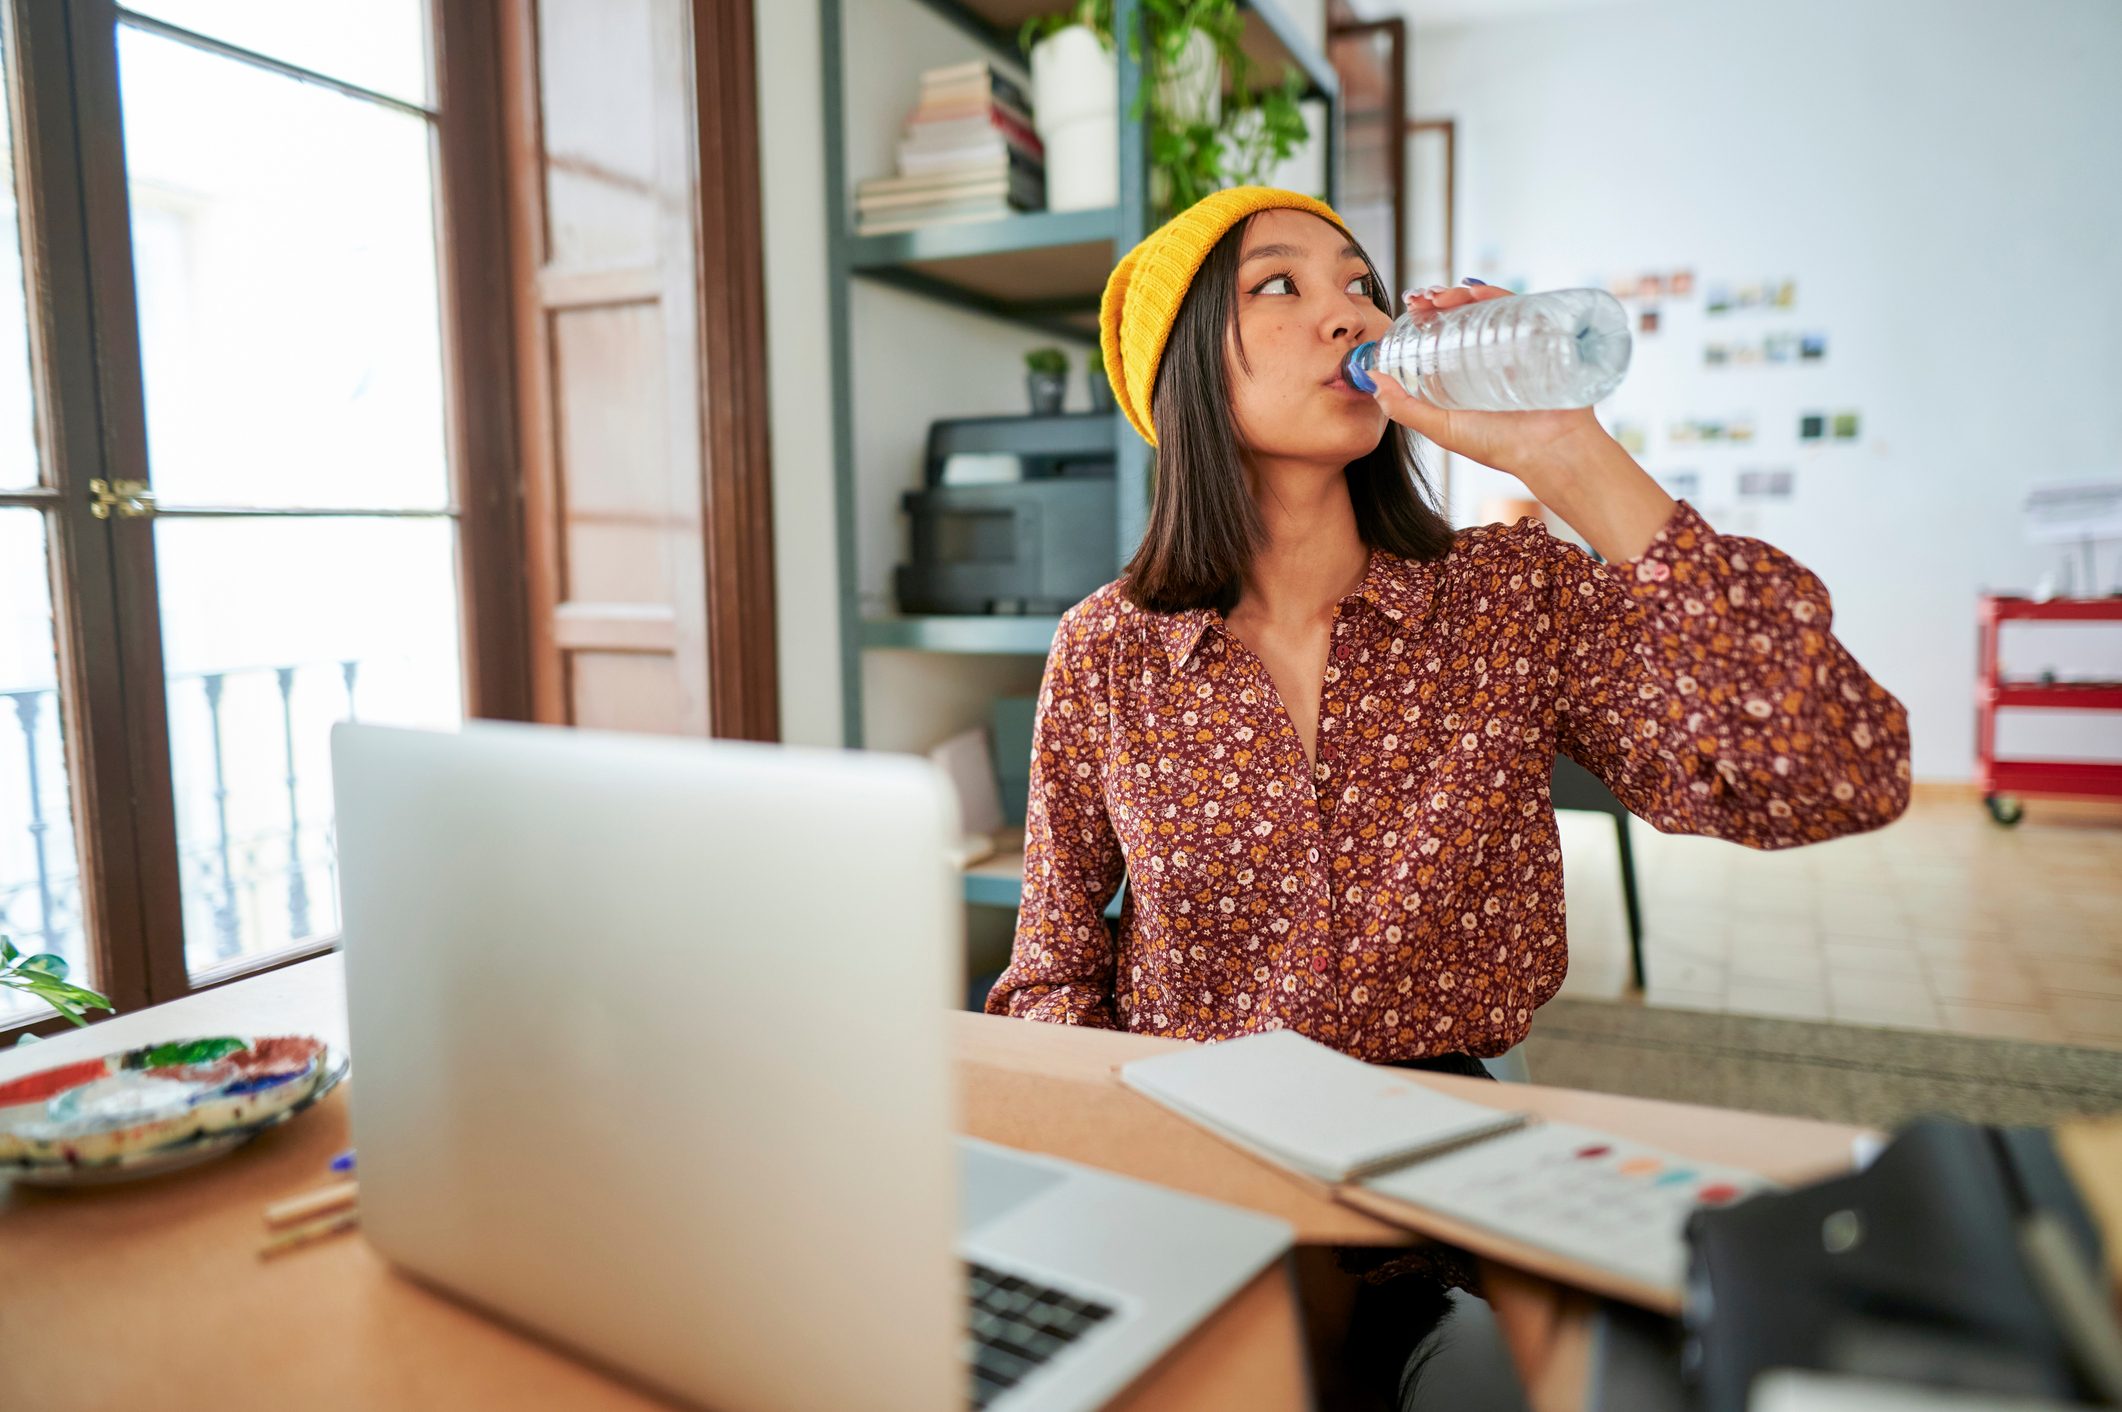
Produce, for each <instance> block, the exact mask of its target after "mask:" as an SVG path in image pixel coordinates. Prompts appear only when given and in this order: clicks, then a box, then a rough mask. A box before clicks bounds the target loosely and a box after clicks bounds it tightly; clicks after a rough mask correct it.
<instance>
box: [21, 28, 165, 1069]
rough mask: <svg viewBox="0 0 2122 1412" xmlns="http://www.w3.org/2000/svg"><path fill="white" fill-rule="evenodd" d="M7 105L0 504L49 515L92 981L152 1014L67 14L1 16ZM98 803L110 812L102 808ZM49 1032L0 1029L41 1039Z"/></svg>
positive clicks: (123, 1003)
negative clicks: (19, 442) (23, 361)
mask: <svg viewBox="0 0 2122 1412" xmlns="http://www.w3.org/2000/svg"><path fill="white" fill-rule="evenodd" d="M7 3H8V10H9V15H8V19H9V33H10V37H11V38H12V40H13V43H12V44H11V45H10V46H9V54H8V56H7V57H8V64H9V74H8V89H9V94H10V97H11V99H12V108H13V112H12V114H11V116H12V118H13V122H14V127H15V133H16V143H15V145H16V150H17V152H18V153H19V154H20V158H21V162H20V167H19V169H18V171H17V175H16V194H17V201H18V209H19V210H20V212H21V238H22V254H23V274H24V279H25V284H26V289H25V293H26V295H27V307H28V316H29V332H30V377H31V379H32V382H33V385H34V387H35V393H34V397H35V403H36V415H37V423H38V432H39V436H38V442H39V446H40V448H41V450H42V452H43V454H44V457H45V466H44V472H45V475H44V481H45V486H46V489H45V490H44V491H42V492H40V493H38V494H35V495H24V496H12V495H11V496H7V497H4V498H0V503H6V504H9V505H29V506H33V507H35V508H37V509H40V510H42V511H44V512H46V517H45V528H46V530H47V534H48V538H47V544H48V552H49V554H50V560H51V573H50V575H49V582H50V584H51V592H52V609H53V628H54V635H55V637H56V639H57V640H56V642H55V644H54V646H55V650H56V652H57V657H58V676H57V683H58V688H59V698H58V699H59V700H60V701H61V702H62V709H61V712H60V719H61V737H62V740H63V742H64V748H65V751H66V759H67V764H68V771H67V779H68V790H67V794H68V801H69V804H70V807H71V811H72V818H73V825H74V842H75V846H76V849H77V851H78V858H79V865H80V866H79V874H80V891H81V920H82V930H83V935H84V937H85V940H86V945H87V950H88V954H89V957H90V959H91V965H90V968H89V970H90V980H91V982H92V984H93V986H94V988H95V989H97V990H99V991H101V992H103V993H104V994H105V995H107V996H109V997H110V999H111V1002H112V1003H113V1004H114V1005H116V1006H118V1007H119V1008H120V1009H134V1008H137V1007H139V1006H142V1005H145V1004H147V1003H148V1002H149V998H150V995H151V985H150V981H149V976H148V970H147V946H146V940H145V938H146V933H147V907H146V903H145V897H144V889H143V887H142V886H141V881H140V876H139V847H138V838H137V834H136V831H135V815H134V813H133V810H132V809H131V808H130V807H129V806H128V805H127V804H126V802H125V801H128V800H130V799H131V798H132V797H133V796H134V793H135V779H136V776H135V773H134V771H135V769H136V765H137V761H136V757H135V754H134V750H133V743H132V740H131V734H132V732H131V730H130V727H129V714H128V712H127V710H126V704H125V701H126V698H125V683H124V675H123V671H122V670H121V665H120V662H119V659H118V655H117V653H116V652H115V650H114V649H113V644H115V643H116V642H117V640H118V628H117V602H116V595H115V590H114V585H115V574H116V572H117V566H116V565H115V564H114V563H113V558H112V541H111V536H110V535H109V534H108V533H107V532H106V530H105V527H104V526H103V525H102V524H100V523H98V522H96V521H95V520H93V519H92V518H91V517H90V515H89V513H88V494H89V492H88V483H89V481H90V480H92V479H95V478H97V477H99V476H103V475H105V474H106V471H105V467H106V465H107V464H109V459H110V458H109V456H108V454H107V451H106V448H105V445H104V437H105V433H106V424H105V419H104V414H103V408H102V406H101V379H100V377H99V368H98V366H97V364H98V355H97V349H96V346H95V342H94V339H93V337H92V336H91V328H92V324H93V318H94V312H93V301H92V298H91V290H90V283H89V267H88V260H87V240H86V236H85V234H84V231H83V191H82V170H81V165H80V158H79V149H78V148H77V147H76V145H75V122H76V120H75V114H74V110H73V103H74V88H73V84H72V81H71V77H70V76H71V74H72V72H73V58H72V56H71V52H70V51H71V49H72V47H73V41H72V36H71V34H70V27H69V24H68V20H69V15H68V11H67V10H66V8H65V7H63V6H58V5H48V4H40V3H37V0H7ZM103 801H116V805H115V807H103ZM66 1027H67V1024H66V1021H65V1020H63V1019H62V1018H60V1017H59V1016H57V1015H54V1016H52V1017H51V1018H50V1019H49V1020H48V1021H38V1022H23V1023H17V1024H15V1025H11V1026H7V1027H4V1028H0V1035H4V1034H7V1033H10V1032H13V1031H18V1030H24V1029H27V1030H31V1031H36V1032H49V1031H51V1030H54V1029H63V1028H66Z"/></svg>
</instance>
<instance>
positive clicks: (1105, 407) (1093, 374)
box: [1083, 348, 1113, 412]
mask: <svg viewBox="0 0 2122 1412" xmlns="http://www.w3.org/2000/svg"><path fill="white" fill-rule="evenodd" d="M1083 372H1084V378H1083V380H1084V381H1085V382H1086V383H1087V384H1089V386H1090V409H1091V410H1092V411H1093V412H1110V411H1111V410H1112V409H1113V385H1112V382H1111V381H1110V380H1109V379H1108V378H1107V377H1106V376H1105V350H1104V349H1103V348H1092V349H1091V351H1090V363H1089V365H1088V366H1087V367H1085V369H1084V370H1083Z"/></svg>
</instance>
